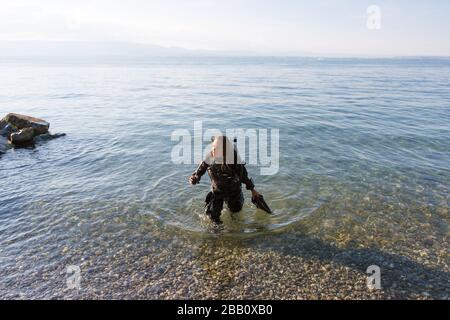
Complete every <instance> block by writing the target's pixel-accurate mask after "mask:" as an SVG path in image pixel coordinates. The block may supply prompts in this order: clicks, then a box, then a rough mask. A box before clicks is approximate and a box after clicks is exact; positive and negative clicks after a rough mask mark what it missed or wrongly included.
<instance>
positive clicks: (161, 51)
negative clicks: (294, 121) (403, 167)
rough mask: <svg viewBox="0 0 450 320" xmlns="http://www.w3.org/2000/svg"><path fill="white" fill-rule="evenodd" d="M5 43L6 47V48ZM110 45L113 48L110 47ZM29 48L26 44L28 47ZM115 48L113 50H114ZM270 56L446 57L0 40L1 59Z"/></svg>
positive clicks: (147, 44) (132, 43)
mask: <svg viewBox="0 0 450 320" xmlns="http://www.w3.org/2000/svg"><path fill="white" fill-rule="evenodd" d="M8 45H9V47H8ZM33 45H40V46H41V47H37V48H35V49H37V50H38V51H39V50H41V52H37V53H36V52H34V53H33V52H31V51H29V50H27V51H26V52H21V54H20V55H17V52H15V54H12V53H11V52H10V53H9V54H8V50H9V51H11V50H13V51H14V50H16V51H17V50H19V51H20V49H23V47H22V48H19V47H15V48H14V46H33ZM42 45H48V46H49V47H47V48H43V47H42ZM52 45H53V46H54V45H62V46H64V47H65V48H61V47H60V48H58V49H65V50H70V49H74V48H75V47H73V46H72V47H71V48H67V47H66V46H67V45H76V47H77V48H78V49H81V50H82V51H83V50H84V52H79V53H78V54H77V53H75V54H73V55H70V54H68V53H65V52H64V51H60V52H51V50H52V49H55V48H51V46H52ZM81 45H85V46H91V48H86V47H81ZM92 46H94V47H92ZM111 46H113V47H111ZM108 47H109V48H108ZM130 47H133V48H134V49H135V50H143V51H141V52H139V51H134V52H117V50H119V51H122V50H125V51H126V49H130ZM28 49H30V47H29V48H28ZM89 49H91V50H92V49H97V50H102V51H103V52H88V51H86V50H89ZM42 50H48V51H49V52H48V53H43V52H42ZM114 50H116V52H114ZM196 56H198V57H242V58H243V57H267V58H270V57H273V58H283V57H285V58H350V59H351V58H359V59H364V58H367V59H377V58H378V59H401V58H409V59H411V58H436V59H439V58H440V59H447V58H450V56H445V55H432V54H419V55H418V54H357V53H337V52H336V53H320V52H307V51H292V52H289V51H279V52H277V51H273V52H256V51H250V50H213V49H190V48H184V47H180V46H161V45H157V44H150V43H139V42H126V41H75V40H3V41H1V42H0V57H1V58H3V59H5V58H6V59H10V58H46V57H48V58H55V57H61V58H63V57H67V58H90V57H91V58H95V57H123V58H126V57H129V58H145V57H161V58H162V57H174V58H175V57H180V58H181V57H196Z"/></svg>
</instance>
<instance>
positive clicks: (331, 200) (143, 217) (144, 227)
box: [0, 58, 450, 296]
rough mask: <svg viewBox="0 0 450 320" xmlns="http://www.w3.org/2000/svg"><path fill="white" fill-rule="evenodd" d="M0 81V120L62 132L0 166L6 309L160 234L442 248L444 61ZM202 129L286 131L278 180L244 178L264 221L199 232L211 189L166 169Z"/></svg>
mask: <svg viewBox="0 0 450 320" xmlns="http://www.w3.org/2000/svg"><path fill="white" fill-rule="evenodd" d="M0 73H1V76H0V114H2V115H4V114H6V113H8V112H17V113H23V114H29V115H32V116H37V117H40V118H44V119H46V120H47V121H49V122H50V123H51V131H52V132H53V133H56V132H64V133H66V134H67V136H66V137H63V138H60V139H56V140H51V141H45V142H44V141H42V142H39V143H38V146H37V147H36V148H35V149H15V150H9V151H8V152H7V153H6V154H4V155H2V156H1V158H0V181H1V189H0V204H1V205H0V270H3V271H0V274H2V275H3V276H2V277H0V279H1V280H0V282H2V286H0V289H3V294H4V295H5V294H6V292H7V291H8V290H12V289H11V288H12V287H14V288H15V290H17V291H18V292H21V293H22V294H25V295H29V296H33V295H35V296H39V294H41V296H54V295H55V294H57V292H59V290H60V289H58V288H59V285H56V284H55V283H53V282H51V281H50V282H48V281H44V280H43V279H38V278H36V277H37V276H36V271H39V270H43V269H45V268H52V267H53V268H56V269H58V267H57V266H60V265H61V264H63V262H64V263H66V262H67V257H65V256H66V255H67V254H70V259H69V260H70V261H72V262H76V261H77V260H79V259H81V258H82V257H85V258H86V256H90V255H91V254H92V253H95V252H97V251H99V253H98V254H95V255H94V258H92V257H91V258H90V259H94V260H96V261H97V262H98V263H100V261H102V259H106V258H108V257H110V256H112V255H113V254H114V253H116V252H118V251H120V249H121V248H124V247H126V248H128V247H133V246H134V245H136V244H138V243H146V245H148V246H150V244H149V243H151V241H152V240H151V239H152V237H153V234H155V236H154V237H155V239H156V237H168V238H170V237H172V236H177V235H178V236H179V235H183V236H186V237H187V238H189V239H194V240H192V241H194V242H195V239H202V241H207V240H204V239H209V238H210V237H213V238H216V237H217V236H219V237H225V238H229V239H232V240H233V241H241V240H239V239H248V238H256V239H258V241H259V243H260V244H261V243H263V244H264V245H266V246H267V247H268V248H270V247H271V245H272V244H271V241H270V240H265V239H266V236H267V235H271V234H274V233H275V234H283V233H288V232H301V233H304V234H308V233H310V234H313V235H314V236H317V237H321V238H323V239H326V240H327V241H330V242H332V243H333V242H335V243H338V244H339V241H340V240H339V237H342V236H343V235H342V233H343V232H344V233H345V237H347V238H349V239H351V241H353V243H355V242H356V243H358V241H360V242H361V243H362V242H364V241H365V240H364V239H365V237H366V236H368V234H369V235H370V236H371V237H372V238H374V239H375V240H374V241H375V243H376V244H377V245H379V246H383V245H388V244H392V246H393V247H394V248H395V244H396V243H397V244H398V242H399V241H400V239H402V240H403V241H406V242H405V243H408V244H407V246H409V243H410V242H408V241H419V240H420V239H421V238H422V237H423V236H424V235H425V236H430V235H431V236H433V237H435V239H438V240H437V241H438V242H439V241H440V242H441V243H442V245H444V246H445V244H448V242H447V240H448V238H447V232H448V231H447V230H448V223H449V215H448V208H449V189H450V142H449V141H450V140H449V136H450V91H449V87H450V60H448V59H435V60H433V59H390V60H389V59H386V60H375V59H373V60H370V59H369V60H358V59H294V58H165V59H163V58H158V59H148V60H144V59H141V60H135V61H129V60H120V59H109V60H108V59H105V60H104V61H81V60H73V61H45V60H42V61H34V62H27V61H3V62H1V63H0ZM195 120H203V121H204V127H205V129H207V128H219V129H225V128H235V127H243V128H279V129H280V170H279V172H278V174H277V175H275V176H261V175H259V172H260V171H259V168H257V167H252V166H249V172H250V174H251V176H252V177H253V178H254V180H255V182H256V185H257V188H258V190H259V191H260V192H261V193H263V194H264V195H265V197H266V199H268V202H269V204H270V206H271V207H272V209H273V210H274V215H273V216H267V215H265V214H264V213H261V212H258V211H257V210H255V208H254V207H253V206H252V205H251V203H250V201H249V199H248V198H249V195H248V194H246V196H247V199H246V204H245V207H244V210H243V211H242V212H241V213H239V214H237V215H235V216H232V215H230V213H229V212H224V215H223V217H224V221H225V224H224V230H222V231H221V232H220V234H219V235H218V234H215V233H214V232H212V230H211V227H210V226H209V225H208V223H207V222H205V220H204V219H203V218H202V212H203V201H204V197H205V195H206V193H207V191H208V188H209V181H208V178H206V177H205V179H203V181H202V183H201V185H200V186H196V187H191V186H189V185H188V184H187V177H188V176H189V175H190V173H191V172H192V171H193V170H194V169H195V167H196V165H175V164H173V163H172V162H171V158H170V154H171V150H172V147H173V146H174V145H175V144H176V143H174V142H172V141H171V139H170V136H171V133H172V132H173V130H175V129H178V128H186V129H189V130H191V131H192V130H193V123H194V121H195ZM358 226H359V227H361V226H364V227H367V228H369V227H370V226H371V227H372V229H370V230H372V231H367V232H363V231H361V230H360V229H358ZM374 230H378V231H374ZM383 230H384V231H383ZM377 232H378V233H377ZM156 234H157V235H156ZM439 239H441V240H439ZM160 241H162V240H160ZM211 241H213V240H211ZM242 241H244V240H242ZM161 243H162V242H161ZM372 244H373V243H372ZM419 248H420V245H419ZM439 249H442V248H439ZM393 250H395V249H393ZM436 250H438V249H436ZM398 251H399V252H400V251H401V250H400V249H398ZM436 252H437V251H436ZM436 252H434V253H433V252H431V255H432V256H433V255H437V253H436ZM413 255H414V254H413V253H411V256H413ZM442 258H443V260H442ZM86 259H87V258H86ZM436 259H437V258H436ZM440 259H441V260H439V261H441V262H437V263H438V264H439V263H448V253H447V252H445V253H444V256H443V257H442V256H441V258H440ZM430 260H433V259H432V258H430ZM442 261H444V262H442ZM122 263H124V262H122ZM135 263H137V262H135ZM117 265H118V266H120V265H121V262H120V261H117ZM59 270H63V269H62V268H60V269H59ZM33 272H35V273H33ZM129 272H133V271H132V268H131V269H130V270H129ZM31 274H34V276H31ZM27 275H28V278H29V279H31V280H30V282H27V283H25V284H22V285H20V284H19V282H20V281H19V280H18V279H20V278H22V277H24V278H25V279H26V278H27ZM0 296H1V294H0Z"/></svg>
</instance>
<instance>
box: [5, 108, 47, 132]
mask: <svg viewBox="0 0 450 320" xmlns="http://www.w3.org/2000/svg"><path fill="white" fill-rule="evenodd" d="M4 121H6V122H7V123H9V124H11V125H12V126H14V127H16V128H17V129H18V130H21V129H26V128H33V130H34V135H35V136H37V135H40V134H45V133H47V132H48V129H49V128H50V124H49V123H48V122H47V121H44V120H42V119H38V118H33V117H29V116H24V115H21V114H17V113H9V114H7V115H6V117H5V119H4ZM27 134H28V133H27Z"/></svg>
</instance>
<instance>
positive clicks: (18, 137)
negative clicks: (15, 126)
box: [10, 127, 35, 144]
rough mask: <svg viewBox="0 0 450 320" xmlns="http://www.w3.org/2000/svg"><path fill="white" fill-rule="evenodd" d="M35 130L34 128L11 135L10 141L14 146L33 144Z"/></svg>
mask: <svg viewBox="0 0 450 320" xmlns="http://www.w3.org/2000/svg"><path fill="white" fill-rule="evenodd" d="M34 132H35V129H34V128H32V127H29V128H25V129H22V130H19V132H14V133H12V134H11V137H10V141H11V142H12V143H14V144H26V143H31V142H33V140H34Z"/></svg>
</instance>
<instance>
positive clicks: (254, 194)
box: [252, 189, 261, 199]
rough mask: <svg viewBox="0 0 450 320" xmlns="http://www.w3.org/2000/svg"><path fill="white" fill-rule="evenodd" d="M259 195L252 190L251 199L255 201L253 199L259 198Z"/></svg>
mask: <svg viewBox="0 0 450 320" xmlns="http://www.w3.org/2000/svg"><path fill="white" fill-rule="evenodd" d="M260 195H261V194H260V193H259V192H258V191H256V189H253V190H252V199H255V198H257V197H259V196H260Z"/></svg>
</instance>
